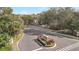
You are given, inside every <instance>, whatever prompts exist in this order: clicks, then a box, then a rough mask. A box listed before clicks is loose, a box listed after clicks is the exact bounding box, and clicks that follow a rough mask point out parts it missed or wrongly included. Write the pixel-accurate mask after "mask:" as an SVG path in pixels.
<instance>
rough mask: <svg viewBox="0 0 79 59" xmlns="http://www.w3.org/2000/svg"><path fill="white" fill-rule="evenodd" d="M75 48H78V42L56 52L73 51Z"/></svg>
mask: <svg viewBox="0 0 79 59" xmlns="http://www.w3.org/2000/svg"><path fill="white" fill-rule="evenodd" d="M76 47H79V42H77V43H74V44H72V45H69V46H67V47H64V48H62V49H57V50H56V51H69V50H71V49H74V48H76Z"/></svg>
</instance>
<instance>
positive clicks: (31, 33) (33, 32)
mask: <svg viewBox="0 0 79 59" xmlns="http://www.w3.org/2000/svg"><path fill="white" fill-rule="evenodd" d="M24 33H25V34H28V35H41V34H47V35H53V36H58V37H63V36H60V35H56V34H54V33H48V32H45V31H41V30H35V29H27V30H25V31H24Z"/></svg>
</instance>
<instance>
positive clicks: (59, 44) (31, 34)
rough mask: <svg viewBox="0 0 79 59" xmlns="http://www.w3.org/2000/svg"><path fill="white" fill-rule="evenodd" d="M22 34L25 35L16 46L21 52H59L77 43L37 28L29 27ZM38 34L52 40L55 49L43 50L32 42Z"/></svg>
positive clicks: (74, 40)
mask: <svg viewBox="0 0 79 59" xmlns="http://www.w3.org/2000/svg"><path fill="white" fill-rule="evenodd" d="M24 33H25V36H24V38H23V39H22V40H21V41H20V42H19V44H18V47H19V48H20V50H21V51H61V50H62V49H63V48H64V49H65V48H66V47H68V46H70V45H73V44H75V43H77V42H78V40H76V39H72V38H67V37H64V36H61V35H60V34H57V33H56V32H52V31H51V30H49V29H45V28H42V27H39V26H29V27H28V29H26V30H25V31H24ZM39 34H46V35H48V36H49V37H50V38H53V39H54V41H55V42H56V47H55V48H43V47H41V46H39V45H38V44H37V43H36V42H35V41H34V39H36V38H37V36H38V35H39ZM77 46H78V44H77ZM77 48H78V47H77ZM67 50H69V49H67Z"/></svg>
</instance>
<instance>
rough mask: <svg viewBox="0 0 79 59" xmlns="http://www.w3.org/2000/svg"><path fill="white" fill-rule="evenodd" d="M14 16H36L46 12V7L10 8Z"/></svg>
mask: <svg viewBox="0 0 79 59" xmlns="http://www.w3.org/2000/svg"><path fill="white" fill-rule="evenodd" d="M12 9H13V13H15V14H37V13H41V12H43V11H46V10H48V9H49V8H48V7H12Z"/></svg>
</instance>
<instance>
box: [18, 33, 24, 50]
mask: <svg viewBox="0 0 79 59" xmlns="http://www.w3.org/2000/svg"><path fill="white" fill-rule="evenodd" d="M24 35H25V34H24V33H23V35H22V37H21V38H20V39H19V40H18V42H17V49H18V51H20V48H19V47H18V45H19V42H20V41H21V40H22V38H23V37H24Z"/></svg>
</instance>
